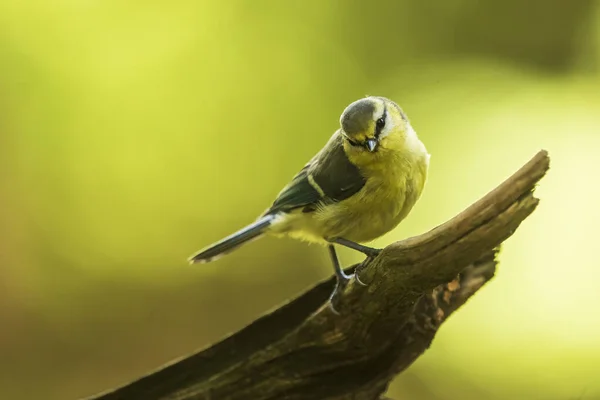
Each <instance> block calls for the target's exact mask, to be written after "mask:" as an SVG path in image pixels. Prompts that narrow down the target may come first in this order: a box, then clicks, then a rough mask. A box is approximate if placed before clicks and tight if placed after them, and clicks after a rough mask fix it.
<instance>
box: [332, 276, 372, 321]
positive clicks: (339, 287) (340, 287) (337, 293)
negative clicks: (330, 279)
mask: <svg viewBox="0 0 600 400" xmlns="http://www.w3.org/2000/svg"><path fill="white" fill-rule="evenodd" d="M352 278H354V279H355V280H356V282H358V283H359V284H360V285H361V286H367V284H366V283H364V282H363V281H361V280H360V278H359V277H358V275H357V274H356V273H354V274H350V275H347V274H343V275H341V276H338V277H337V282H336V284H335V288H334V289H333V292H332V293H331V296H329V308H330V309H331V311H333V313H334V314H336V315H340V313H339V312H338V311H337V309H338V306H339V302H340V299H341V296H342V294H343V293H344V291H345V290H346V286H348V283H350V281H351V280H352Z"/></svg>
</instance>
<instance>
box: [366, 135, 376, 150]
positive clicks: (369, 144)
mask: <svg viewBox="0 0 600 400" xmlns="http://www.w3.org/2000/svg"><path fill="white" fill-rule="evenodd" d="M365 147H366V148H367V150H369V151H370V152H371V153H372V152H374V151H375V149H376V148H377V139H373V138H370V139H367V141H366V142H365Z"/></svg>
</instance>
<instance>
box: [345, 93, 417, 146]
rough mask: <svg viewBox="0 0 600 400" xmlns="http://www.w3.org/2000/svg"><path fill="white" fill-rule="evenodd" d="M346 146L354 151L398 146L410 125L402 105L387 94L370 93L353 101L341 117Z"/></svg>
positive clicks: (402, 141) (400, 144)
mask: <svg viewBox="0 0 600 400" xmlns="http://www.w3.org/2000/svg"><path fill="white" fill-rule="evenodd" d="M340 125H341V134H342V136H343V138H344V147H345V148H346V151H347V152H350V153H377V152H379V151H381V150H384V149H390V150H398V149H399V146H402V143H404V141H405V140H404V139H405V137H406V135H407V131H408V130H409V129H412V128H410V124H409V122H408V119H407V118H406V116H405V115H404V113H403V112H402V109H400V107H399V106H398V105H397V104H396V103H394V102H393V101H391V100H389V99H386V98H385V97H375V96H369V97H366V98H364V99H360V100H357V101H355V102H354V103H352V104H350V105H349V106H348V107H346V109H345V110H344V112H343V113H342V116H341V117H340Z"/></svg>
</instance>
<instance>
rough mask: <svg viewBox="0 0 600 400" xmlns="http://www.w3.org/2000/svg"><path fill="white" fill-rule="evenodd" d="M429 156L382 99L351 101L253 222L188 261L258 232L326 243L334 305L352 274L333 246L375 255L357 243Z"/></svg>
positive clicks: (410, 197) (414, 183)
mask: <svg viewBox="0 0 600 400" xmlns="http://www.w3.org/2000/svg"><path fill="white" fill-rule="evenodd" d="M429 157H430V156H429V153H428V152H427V149H426V148H425V145H424V144H423V143H422V142H421V141H420V140H419V138H418V137H417V134H416V132H415V131H414V129H413V128H412V126H411V124H410V122H409V120H408V118H407V117H406V114H404V112H403V111H402V109H401V108H400V107H399V106H398V105H397V104H396V103H395V102H393V101H391V100H389V99H387V98H385V97H376V96H368V97H366V98H362V99H359V100H357V101H355V102H353V103H351V104H350V105H349V106H347V107H346V109H345V110H344V111H343V112H342V115H341V117H340V129H338V130H337V131H336V132H335V133H334V134H333V136H331V138H330V139H329V141H328V142H327V144H326V145H325V147H323V149H321V151H319V152H318V153H317V154H316V155H315V156H314V157H313V158H312V159H311V160H310V161H309V162H308V163H307V164H306V165H305V166H304V168H302V170H300V172H299V173H298V174H296V176H294V178H293V179H292V180H291V182H290V183H289V184H288V185H287V186H285V187H284V188H283V190H282V191H281V192H280V193H279V195H278V196H277V198H276V199H275V201H274V202H273V204H272V205H271V207H269V208H268V209H267V210H266V211H265V212H264V213H263V214H262V215H261V216H260V217H259V218H258V219H257V220H256V222H254V223H252V224H250V225H248V226H247V227H245V228H243V229H241V230H239V231H238V232H236V233H234V234H232V235H230V236H228V237H226V238H224V239H222V240H220V241H218V242H216V243H214V244H212V245H211V246H209V247H207V248H205V249H203V250H201V251H200V252H198V253H197V254H195V255H193V256H192V257H190V258H189V261H190V263H206V262H210V261H213V260H215V259H217V258H219V257H220V256H222V255H224V254H226V253H228V252H230V251H231V250H233V249H235V248H237V247H238V246H240V245H242V244H244V243H246V242H248V241H250V240H252V239H256V238H258V237H260V236H263V235H265V234H268V235H274V236H289V237H292V238H296V239H301V240H305V241H308V242H313V243H319V244H322V245H325V246H327V247H328V250H329V254H330V257H331V260H332V262H333V267H334V270H335V276H336V278H337V284H336V287H335V289H334V291H333V293H332V294H331V297H330V305H331V307H332V308H333V310H334V311H335V304H334V303H335V302H337V301H338V299H339V295H340V293H341V292H342V291H343V289H344V287H345V286H346V285H347V284H348V282H349V281H350V279H352V277H353V275H348V274H346V273H345V272H344V271H343V270H342V268H341V266H340V263H339V260H338V257H337V254H336V251H335V247H334V244H338V245H341V246H345V247H349V248H351V249H354V250H357V251H359V252H362V253H364V254H365V255H367V256H368V257H375V256H377V254H379V252H380V250H379V249H375V248H371V247H367V246H364V245H362V244H359V243H364V242H369V241H371V240H373V239H376V238H378V237H379V236H381V235H383V234H385V233H387V232H389V231H390V230H392V229H393V228H395V227H396V226H397V225H398V224H399V223H400V221H402V220H403V219H404V218H405V217H406V216H407V214H408V213H409V211H410V210H411V209H412V207H413V206H414V204H415V202H416V201H417V200H418V198H419V197H420V195H421V192H422V190H423V187H424V186H425V181H426V179H427V171H428V167H429Z"/></svg>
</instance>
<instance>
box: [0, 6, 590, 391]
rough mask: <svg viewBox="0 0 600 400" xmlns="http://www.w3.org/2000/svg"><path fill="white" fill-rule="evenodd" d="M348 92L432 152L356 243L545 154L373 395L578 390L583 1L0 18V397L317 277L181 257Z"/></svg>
mask: <svg viewBox="0 0 600 400" xmlns="http://www.w3.org/2000/svg"><path fill="white" fill-rule="evenodd" d="M367 94H372V95H383V96H387V97H390V98H392V99H394V100H396V101H397V102H398V103H399V104H400V105H401V106H402V107H403V108H404V110H405V111H406V112H407V114H408V115H409V117H410V118H411V121H412V124H413V126H414V127H415V129H416V130H417V132H418V133H419V135H420V137H421V139H422V140H423V141H424V142H425V144H426V145H427V147H428V149H429V152H430V153H431V154H432V158H431V168H430V178H429V181H428V186H427V187H426V190H425V192H424V194H423V197H422V199H421V201H420V202H419V203H418V204H417V206H416V207H415V209H414V211H413V212H412V213H411V215H410V216H409V217H408V219H407V220H406V221H405V222H404V223H403V224H401V226H399V227H398V228H397V229H396V230H394V231H393V232H391V233H389V234H388V235H386V236H385V237H383V238H381V239H379V240H377V241H376V242H375V243H374V245H377V246H384V245H386V244H388V243H390V242H392V241H395V240H400V239H403V238H406V237H407V236H411V235H416V234H419V233H423V232H425V231H427V230H429V229H431V228H433V227H434V226H436V225H438V224H440V223H442V222H444V221H445V220H447V219H448V218H450V217H452V216H453V215H455V214H456V213H458V212H459V211H461V210H462V209H464V208H465V207H467V206H468V205H469V204H471V203H472V202H473V201H475V200H477V199H478V198H479V197H480V196H482V195H484V194H485V193H486V192H487V191H488V190H490V189H492V188H493V187H495V186H496V185H497V184H498V183H500V182H501V181H502V180H503V179H505V178H506V177H507V176H508V175H510V174H511V173H512V172H514V171H515V170H516V169H517V168H519V167H520V166H521V165H522V164H523V163H524V162H526V161H527V160H529V158H530V157H531V156H533V155H534V154H535V153H536V152H537V151H538V150H539V149H542V148H544V149H547V150H548V151H549V152H550V156H551V157H552V169H551V171H550V173H549V175H548V176H547V177H546V178H544V180H543V181H542V183H541V185H540V187H539V189H538V192H537V194H538V196H539V197H540V198H541V199H542V202H541V204H540V206H539V208H538V210H537V211H536V212H535V213H534V214H533V215H532V216H531V217H530V218H529V219H527V220H526V221H525V223H524V224H523V225H522V226H521V228H520V229H519V230H518V231H517V233H516V234H515V235H514V236H513V237H512V238H510V239H509V240H508V241H507V242H506V243H505V246H504V249H503V251H502V253H501V257H500V260H501V264H500V267H499V270H498V272H497V276H496V278H495V279H494V280H493V281H492V283H490V284H489V285H488V286H486V287H485V288H484V289H482V290H481V291H480V293H478V294H477V295H476V296H475V297H474V298H473V299H472V300H471V301H470V302H469V303H468V304H467V305H466V306H465V307H464V308H462V309H461V310H460V311H459V312H457V313H456V314H455V315H453V316H452V318H451V319H450V320H449V321H448V322H447V323H446V324H445V325H444V326H443V328H442V329H441V331H440V333H439V335H438V337H437V338H436V339H435V341H434V343H433V346H432V348H431V349H430V350H429V351H428V352H427V353H426V354H425V355H424V356H423V357H422V358H420V359H419V360H418V362H416V363H415V364H414V366H413V367H411V369H410V370H409V371H407V372H406V373H404V374H402V375H400V376H399V377H398V378H397V379H396V380H395V381H394V383H393V384H392V385H391V387H390V390H389V395H390V396H391V397H395V398H410V399H416V400H446V399H447V400H450V399H452V400H454V399H466V400H469V399H483V398H485V399H517V398H518V399H545V400H553V399H557V400H558V399H561V400H566V399H600V312H598V305H599V304H600V294H599V291H598V284H597V282H598V280H599V279H600V265H599V262H598V255H597V253H596V252H595V249H596V246H597V245H598V239H599V238H600V236H599V235H598V234H597V232H598V226H599V224H600V207H599V204H600V187H599V186H598V174H599V173H600V157H599V156H598V151H599V149H600V3H599V2H597V1H592V0H572V1H569V2H567V1H559V0H530V1H528V2H522V1H517V0H506V1H503V2H480V1H476V0H446V1H444V2H421V1H416V0H413V1H408V0H405V1H393V0H384V1H369V2H367V1H362V2H358V1H355V2H346V1H342V0H335V1H328V2H322V1H316V0H313V1H306V2H277V1H252V2H250V1H241V0H234V1H228V2H217V1H216V0H215V1H193V0H174V1H170V2H159V1H144V2H142V1H135V0H129V1H124V0H120V1H115V0H112V1H103V2H100V1H93V0H86V1H74V0H56V1H52V2H42V1H19V0H3V1H2V2H0V398H1V399H8V400H28V399H48V400H63V399H65V400H69V399H76V398H78V397H81V396H86V395H91V394H93V393H95V392H98V391H103V390H105V389H108V388H110V387H113V386H116V385H120V384H122V383H124V382H126V381H129V380H131V379H133V378H135V377H137V376H139V375H141V374H144V373H146V372H148V371H150V370H153V369H155V368H157V367H158V366H160V365H161V364H163V363H165V362H168V361H170V360H172V359H174V358H177V357H180V356H182V355H185V354H187V353H190V352H192V351H194V350H196V349H199V348H202V347H204V346H206V345H209V344H210V343H213V342H215V341H217V340H219V339H220V338H222V337H223V336H224V335H227V334H228V333H230V332H232V331H235V330H237V329H239V328H241V327H243V326H244V325H246V324H247V323H249V322H251V321H252V320H254V319H255V318H257V317H258V316H260V315H261V314H263V313H265V312H267V311H268V310H271V309H273V308H274V307H276V306H277V305H279V304H281V303H282V302H284V301H285V300H286V299H289V298H292V297H294V296H296V295H298V294H299V293H301V292H302V291H304V290H306V289H307V288H308V287H310V286H311V285H313V284H315V283H316V282H318V281H320V280H322V279H324V278H326V277H328V276H330V275H331V272H332V271H331V266H330V264H329V260H328V258H327V254H326V252H325V251H324V250H323V249H321V248H319V247H315V246H311V247H307V246H306V245H305V244H303V243H299V242H295V241H292V240H276V239H270V238H267V239H263V240H261V241H258V242H254V243H252V244H250V245H248V246H246V247H243V248H242V249H240V250H239V251H237V252H235V253H233V254H231V255H230V256H228V257H226V258H223V259H222V260H220V261H219V262H217V263H214V264H208V265H203V266H188V265H187V264H186V262H185V259H186V257H188V256H189V255H190V254H191V253H193V252H194V251H196V250H198V249H199V248H201V247H203V246H205V245H207V244H209V243H211V242H212V241H214V240H217V239H220V238H221V237H222V236H224V235H227V234H229V233H231V232H232V231H233V230H235V229H237V228H239V227H241V226H243V225H244V224H246V223H248V222H250V221H252V220H253V219H254V218H255V217H256V215H257V214H259V213H261V212H262V211H263V210H264V209H265V208H266V207H267V205H269V204H270V202H271V201H272V199H273V198H274V196H275V195H276V194H277V193H278V191H279V190H280V189H281V187H282V186H283V185H284V184H285V183H286V182H287V181H288V179H290V178H291V177H292V176H293V175H294V174H295V173H296V172H297V171H298V170H299V168H301V167H302V166H303V165H304V163H305V162H306V161H307V160H308V159H309V158H310V157H311V156H312V155H313V154H314V153H315V152H316V151H317V150H318V149H319V148H320V147H321V146H322V145H323V144H324V143H325V142H326V140H327V139H328V138H329V137H330V135H331V133H332V132H333V131H334V130H335V129H336V128H337V126H338V119H339V114H340V113H341V112H342V110H343V109H344V107H345V106H346V105H347V104H349V103H350V102H351V101H354V100H356V99H358V98H360V97H362V96H365V95H367ZM342 259H343V262H344V263H346V264H349V263H352V262H356V261H358V260H360V255H358V254H356V253H353V252H351V251H347V252H343V253H342Z"/></svg>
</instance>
